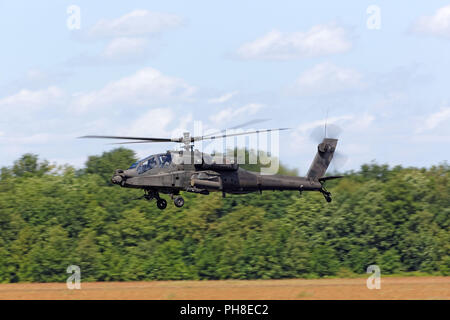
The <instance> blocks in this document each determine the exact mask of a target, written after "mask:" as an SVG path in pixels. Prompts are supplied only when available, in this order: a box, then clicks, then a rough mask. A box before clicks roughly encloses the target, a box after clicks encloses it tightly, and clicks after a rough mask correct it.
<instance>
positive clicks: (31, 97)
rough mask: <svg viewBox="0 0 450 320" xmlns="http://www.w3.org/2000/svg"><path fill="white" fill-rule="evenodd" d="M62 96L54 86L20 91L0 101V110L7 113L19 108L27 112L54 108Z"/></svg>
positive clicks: (60, 91) (62, 92) (61, 92)
mask: <svg viewBox="0 0 450 320" xmlns="http://www.w3.org/2000/svg"><path fill="white" fill-rule="evenodd" d="M64 96H65V94H64V91H63V90H61V89H60V88H58V87H55V86H50V87H48V88H47V89H43V90H27V89H22V90H20V91H19V92H17V93H15V94H13V95H10V96H7V97H5V98H3V99H0V110H1V111H6V112H9V111H17V109H18V108H21V109H26V110H27V111H29V110H35V109H39V108H42V107H48V106H55V105H57V104H58V103H60V102H61V100H62V99H63V98H64ZM11 109H13V110H11Z"/></svg>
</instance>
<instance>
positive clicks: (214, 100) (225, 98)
mask: <svg viewBox="0 0 450 320" xmlns="http://www.w3.org/2000/svg"><path fill="white" fill-rule="evenodd" d="M237 93H238V91H233V92H229V93H225V94H224V95H222V96H220V97H217V98H212V99H209V100H208V103H212V104H217V103H224V102H227V101H228V100H230V99H231V98H232V97H234V96H235V95H236V94H237Z"/></svg>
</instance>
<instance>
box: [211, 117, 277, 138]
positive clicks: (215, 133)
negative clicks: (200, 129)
mask: <svg viewBox="0 0 450 320" xmlns="http://www.w3.org/2000/svg"><path fill="white" fill-rule="evenodd" d="M269 120H270V119H254V120H250V121H247V122H244V123H241V124H238V125H237V126H234V127H231V128H228V129H223V130H221V131H218V132H214V133H211V134H207V135H204V137H209V136H216V135H218V134H221V133H223V132H225V131H227V130H232V129H239V128H243V127H246V126H249V125H251V124H255V123H261V122H266V121H269Z"/></svg>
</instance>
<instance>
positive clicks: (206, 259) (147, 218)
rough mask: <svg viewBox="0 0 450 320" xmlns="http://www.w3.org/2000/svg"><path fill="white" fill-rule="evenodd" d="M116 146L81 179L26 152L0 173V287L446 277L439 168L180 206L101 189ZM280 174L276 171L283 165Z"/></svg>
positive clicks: (372, 169)
mask: <svg viewBox="0 0 450 320" xmlns="http://www.w3.org/2000/svg"><path fill="white" fill-rule="evenodd" d="M135 160H136V159H135V155H134V153H133V152H132V151H130V150H128V149H123V148H119V149H116V150H113V151H111V152H106V153H104V154H103V155H101V156H93V157H90V158H89V159H88V161H87V162H86V166H85V168H84V169H82V170H74V169H73V168H72V167H70V166H64V167H55V166H54V165H51V164H49V163H48V162H46V161H39V159H38V158H37V156H36V155H31V154H27V155H24V156H23V157H22V158H21V159H19V160H17V161H16V162H15V163H14V165H13V166H11V167H8V168H6V167H5V168H2V169H1V173H0V282H21V281H26V282H28V281H32V282H50V281H65V280H66V279H67V277H68V274H67V273H66V269H67V267H68V266H69V265H78V266H80V268H81V278H82V281H94V280H97V281H112V280H120V281H126V280H153V279H159V280H163V279H164V280H166V279H278V278H297V277H322V276H334V275H338V276H348V275H352V274H354V273H357V274H363V273H365V272H366V268H367V266H369V265H372V264H376V265H378V266H379V267H380V268H381V273H382V274H391V273H399V272H411V271H419V272H423V273H430V274H443V275H450V255H449V253H450V233H449V213H450V197H449V194H450V187H449V183H448V182H449V166H448V164H447V163H444V164H441V165H438V166H434V167H431V168H429V169H417V168H402V167H395V168H389V167H388V166H387V165H378V164H375V163H372V164H368V165H363V166H362V167H361V169H360V170H359V171H356V172H348V173H347V174H346V177H345V179H341V180H339V181H332V182H330V183H329V184H328V187H329V188H328V189H329V190H330V191H331V192H332V193H333V202H332V203H326V202H325V201H324V199H323V197H322V195H320V194H316V193H305V194H303V195H302V196H300V195H299V193H298V192H264V193H263V194H262V195H260V194H249V195H236V196H227V197H226V198H222V197H221V194H211V195H209V196H203V195H194V194H190V193H184V194H183V196H184V197H185V200H186V201H185V206H184V207H183V208H182V209H179V208H176V207H175V206H173V205H172V204H171V203H170V202H169V205H168V207H167V209H166V210H164V211H161V210H159V209H157V208H156V205H155V203H153V202H147V201H145V200H133V198H137V197H139V196H140V195H141V194H142V192H141V191H139V190H131V189H124V188H120V187H118V186H113V185H111V184H110V183H109V179H110V177H111V174H112V172H113V171H114V169H116V168H126V167H127V166H129V165H130V164H131V163H133V162H134V161H135ZM283 171H284V172H288V170H287V169H286V168H283Z"/></svg>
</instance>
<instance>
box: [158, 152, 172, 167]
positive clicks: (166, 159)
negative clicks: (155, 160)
mask: <svg viewBox="0 0 450 320" xmlns="http://www.w3.org/2000/svg"><path fill="white" fill-rule="evenodd" d="M171 163H172V155H171V154H170V153H166V154H161V155H159V164H160V167H161V168H168V167H170V164H171Z"/></svg>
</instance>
